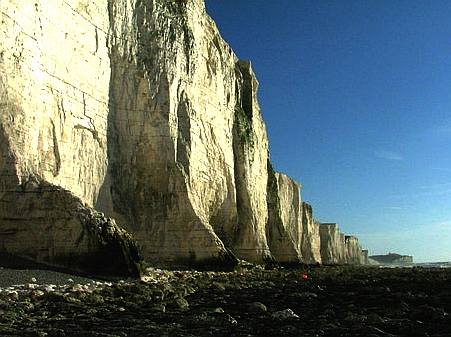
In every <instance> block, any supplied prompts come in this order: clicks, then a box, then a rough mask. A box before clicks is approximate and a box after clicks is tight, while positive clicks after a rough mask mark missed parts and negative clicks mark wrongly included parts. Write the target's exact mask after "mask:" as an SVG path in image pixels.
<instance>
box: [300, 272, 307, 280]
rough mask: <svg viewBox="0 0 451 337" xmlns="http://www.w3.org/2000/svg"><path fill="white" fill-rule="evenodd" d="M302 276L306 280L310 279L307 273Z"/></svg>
mask: <svg viewBox="0 0 451 337" xmlns="http://www.w3.org/2000/svg"><path fill="white" fill-rule="evenodd" d="M301 277H302V279H303V280H304V281H306V280H308V275H307V274H305V273H304V274H302V275H301Z"/></svg>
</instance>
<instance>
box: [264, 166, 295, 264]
mask: <svg viewBox="0 0 451 337" xmlns="http://www.w3.org/2000/svg"><path fill="white" fill-rule="evenodd" d="M268 166H269V167H270V169H269V170H268V194H267V198H268V211H269V216H268V224H267V238H268V244H269V248H270V250H271V253H272V255H273V257H274V259H275V260H276V261H278V262H282V263H299V262H301V261H303V260H304V259H303V256H302V249H301V247H302V219H301V216H302V213H301V212H302V210H301V207H300V206H301V195H300V185H299V184H298V183H296V182H295V181H294V180H292V179H291V178H289V177H287V176H286V175H284V174H281V173H276V172H274V170H273V169H272V166H271V164H270V163H268Z"/></svg>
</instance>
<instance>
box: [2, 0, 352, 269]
mask: <svg viewBox="0 0 451 337" xmlns="http://www.w3.org/2000/svg"><path fill="white" fill-rule="evenodd" d="M0 10H1V11H0V16H1V18H2V24H1V25H0V75H1V77H0V103H1V104H0V239H1V241H0V255H1V254H6V255H8V254H13V255H15V256H19V257H25V258H27V259H31V260H34V261H37V262H42V263H46V264H49V265H54V266H67V267H68V268H72V269H77V270H89V266H87V265H86V264H85V262H86V261H87V259H85V257H88V260H89V257H92V256H98V257H99V258H101V259H105V261H107V264H111V268H109V269H118V270H119V269H120V270H132V269H133V268H134V267H133V266H134V265H136V262H138V261H139V256H138V254H137V252H136V246H135V245H134V242H133V240H132V239H131V237H130V235H129V234H128V233H127V232H126V231H125V229H126V230H127V231H128V232H129V233H131V234H132V235H133V237H134V238H135V239H136V240H137V242H138V245H139V248H140V250H141V252H142V254H143V256H144V258H145V259H146V260H147V261H149V262H151V263H154V264H161V265H168V264H215V265H217V264H219V265H228V266H230V265H233V264H235V263H236V262H237V261H236V256H237V257H240V258H243V259H246V260H249V261H253V262H263V261H265V260H266V259H272V258H273V256H274V257H275V259H276V260H278V261H281V262H299V261H303V262H306V263H315V262H319V261H320V260H321V256H320V255H322V254H323V252H322V251H323V249H322V247H323V243H322V242H321V254H320V240H319V227H318V224H317V223H316V222H315V221H314V220H313V217H312V212H311V207H309V206H308V205H306V204H302V203H301V199H300V192H299V185H298V184H297V183H295V182H294V181H293V180H292V179H290V178H289V177H287V176H285V175H282V174H279V173H275V172H274V171H273V170H272V167H271V165H270V164H269V155H268V138H267V133H266V127H265V124H264V121H263V119H262V115H261V112H260V107H259V104H258V100H257V90H258V81H257V79H256V76H255V74H254V72H253V70H252V67H251V63H250V62H247V61H241V60H239V59H238V58H237V56H236V55H235V54H234V53H233V51H232V50H231V49H230V47H229V46H228V45H227V44H226V43H225V42H224V41H223V39H222V38H221V36H220V34H219V32H218V30H217V28H216V25H215V23H214V22H213V21H212V19H211V18H210V17H209V16H208V15H207V13H206V12H205V5H204V2H203V1H202V0H186V1H163V0H147V1H142V0H104V1H96V2H94V1H89V0H67V1H63V2H61V1H57V0H48V1H45V2H44V1H35V2H32V3H30V2H26V1H21V2H19V1H15V0H4V1H3V0H2V2H1V3H0ZM61 18H65V24H64V25H61ZM100 212H103V214H105V215H103V214H102V213H100ZM107 217H108V218H107ZM113 219H114V220H113ZM116 223H117V225H116ZM90 224H95V226H91V225H90ZM94 227H96V228H97V230H94V229H93V228H94ZM331 240H332V239H331ZM331 240H329V241H331ZM337 240H339V239H337ZM19 242H20V244H19ZM331 242H332V241H331ZM334 245H335V244H332V243H328V242H325V243H324V246H325V247H326V246H327V247H329V246H330V247H331V249H335V250H333V252H331V253H330V254H329V255H331V256H332V257H333V258H331V259H330V260H331V261H335V262H338V261H342V260H343V259H345V250H344V246H343V247H341V246H340V247H341V248H342V250H341V251H338V250H337V249H338V248H337V247H338V246H337V247H335V246H334ZM105 247H108V249H106V248H105ZM325 249H326V248H325ZM336 250H337V251H336ZM106 252H111V254H112V255H111V256H114V259H113V258H111V256H110V255H108V254H107V253H106ZM324 254H326V253H324ZM6 255H5V256H6ZM112 260H115V261H116V262H117V263H119V265H115V264H114V263H112V262H111V261H112ZM326 261H329V258H328V259H326ZM113 267H114V268H113ZM107 269H108V268H107ZM132 272H135V271H132Z"/></svg>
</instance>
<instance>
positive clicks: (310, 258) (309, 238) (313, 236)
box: [301, 202, 321, 264]
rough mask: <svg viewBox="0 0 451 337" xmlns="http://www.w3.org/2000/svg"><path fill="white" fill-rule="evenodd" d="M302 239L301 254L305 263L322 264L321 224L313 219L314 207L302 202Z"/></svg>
mask: <svg viewBox="0 0 451 337" xmlns="http://www.w3.org/2000/svg"><path fill="white" fill-rule="evenodd" d="M301 212H302V215H301V219H302V230H301V232H302V239H301V254H302V259H303V262H304V263H308V264H316V263H321V249H320V248H321V243H320V235H319V222H318V221H316V220H315V219H314V218H313V211H312V206H310V205H309V204H307V203H305V202H302V204H301Z"/></svg>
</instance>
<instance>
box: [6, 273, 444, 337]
mask: <svg viewBox="0 0 451 337" xmlns="http://www.w3.org/2000/svg"><path fill="white" fill-rule="evenodd" d="M5 275H6V276H5ZM8 275H9V276H8ZM7 278H8V279H11V278H13V280H14V283H17V284H18V285H17V286H15V287H11V285H12V284H11V282H10V281H8V282H7V281H5V280H6V279H7ZM0 279H2V280H1V281H0V284H2V285H3V286H2V287H1V291H0V335H1V336H435V337H438V336H451V317H450V315H449V313H450V312H451V269H431V268H410V269H401V268H399V269H380V268H369V267H361V268H356V267H320V268H304V269H280V268H279V269H272V270H263V269H260V268H253V269H249V270H248V269H243V270H240V271H237V272H232V273H220V272H193V271H187V272H174V271H172V272H170V271H163V270H150V271H149V275H148V277H147V278H146V279H145V281H146V282H143V281H134V280H120V281H117V280H116V281H114V282H113V281H111V282H105V281H98V280H97V281H96V280H92V279H89V278H80V279H78V278H76V277H74V276H71V275H66V274H58V273H51V272H42V271H23V272H17V271H10V270H5V269H4V270H0ZM68 279H71V280H70V281H68ZM22 281H25V282H23V283H22ZM66 281H67V282H66ZM72 281H73V282H72ZM19 284H22V285H19ZM49 284H51V285H53V286H49Z"/></svg>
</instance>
